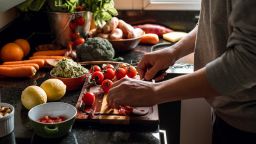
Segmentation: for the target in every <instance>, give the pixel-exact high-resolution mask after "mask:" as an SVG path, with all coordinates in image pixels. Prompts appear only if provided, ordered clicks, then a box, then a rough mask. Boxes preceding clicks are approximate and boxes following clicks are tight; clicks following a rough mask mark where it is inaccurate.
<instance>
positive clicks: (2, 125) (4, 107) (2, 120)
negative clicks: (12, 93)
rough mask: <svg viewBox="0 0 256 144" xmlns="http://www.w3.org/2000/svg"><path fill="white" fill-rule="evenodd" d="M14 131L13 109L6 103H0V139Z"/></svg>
mask: <svg viewBox="0 0 256 144" xmlns="http://www.w3.org/2000/svg"><path fill="white" fill-rule="evenodd" d="M13 130H14V107H13V106H12V105H10V104H7V103H0V137H4V136H6V135H8V134H10V133H11V132H12V131H13Z"/></svg>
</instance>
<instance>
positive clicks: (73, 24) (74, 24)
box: [69, 21, 77, 31]
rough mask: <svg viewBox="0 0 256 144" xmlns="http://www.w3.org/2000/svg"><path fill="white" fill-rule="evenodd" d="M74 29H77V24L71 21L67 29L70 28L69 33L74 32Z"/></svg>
mask: <svg viewBox="0 0 256 144" xmlns="http://www.w3.org/2000/svg"><path fill="white" fill-rule="evenodd" d="M76 27H77V24H76V23H75V22H74V21H71V22H70V23H69V28H70V30H71V31H75V30H76Z"/></svg>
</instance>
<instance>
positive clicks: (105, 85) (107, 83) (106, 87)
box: [101, 79, 113, 93]
mask: <svg viewBox="0 0 256 144" xmlns="http://www.w3.org/2000/svg"><path fill="white" fill-rule="evenodd" d="M112 85H113V82H112V81H111V80H109V79H105V80H104V81H103V82H102V84H101V88H102V90H103V91H104V93H108V92H109V89H110V88H111V87H112Z"/></svg>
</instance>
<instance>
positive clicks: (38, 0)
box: [29, 0, 46, 11]
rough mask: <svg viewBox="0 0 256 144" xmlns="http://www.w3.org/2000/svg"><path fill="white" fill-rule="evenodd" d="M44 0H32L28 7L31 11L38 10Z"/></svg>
mask: <svg viewBox="0 0 256 144" xmlns="http://www.w3.org/2000/svg"><path fill="white" fill-rule="evenodd" d="M45 2H46V0H34V1H33V2H32V3H31V4H30V7H29V9H30V10H31V11H39V10H40V9H41V8H42V7H43V6H44V4H45Z"/></svg>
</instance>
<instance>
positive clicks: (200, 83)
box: [155, 68, 219, 103]
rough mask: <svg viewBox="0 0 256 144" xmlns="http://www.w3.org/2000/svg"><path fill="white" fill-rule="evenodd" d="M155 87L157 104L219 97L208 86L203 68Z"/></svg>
mask: <svg viewBox="0 0 256 144" xmlns="http://www.w3.org/2000/svg"><path fill="white" fill-rule="evenodd" d="M156 85H157V86H156V87H155V90H156V93H157V95H158V96H159V97H158V103H164V102H169V101H177V100H183V99H190V98H199V97H205V98H206V97H214V96H217V95H219V94H218V92H217V91H216V90H215V89H213V88H212V87H211V85H210V84H209V82H208V80H207V77H206V71H205V68H202V69H200V70H198V71H195V72H194V73H191V74H187V75H183V76H179V77H175V78H173V79H170V80H167V81H163V82H161V83H158V84H156Z"/></svg>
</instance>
